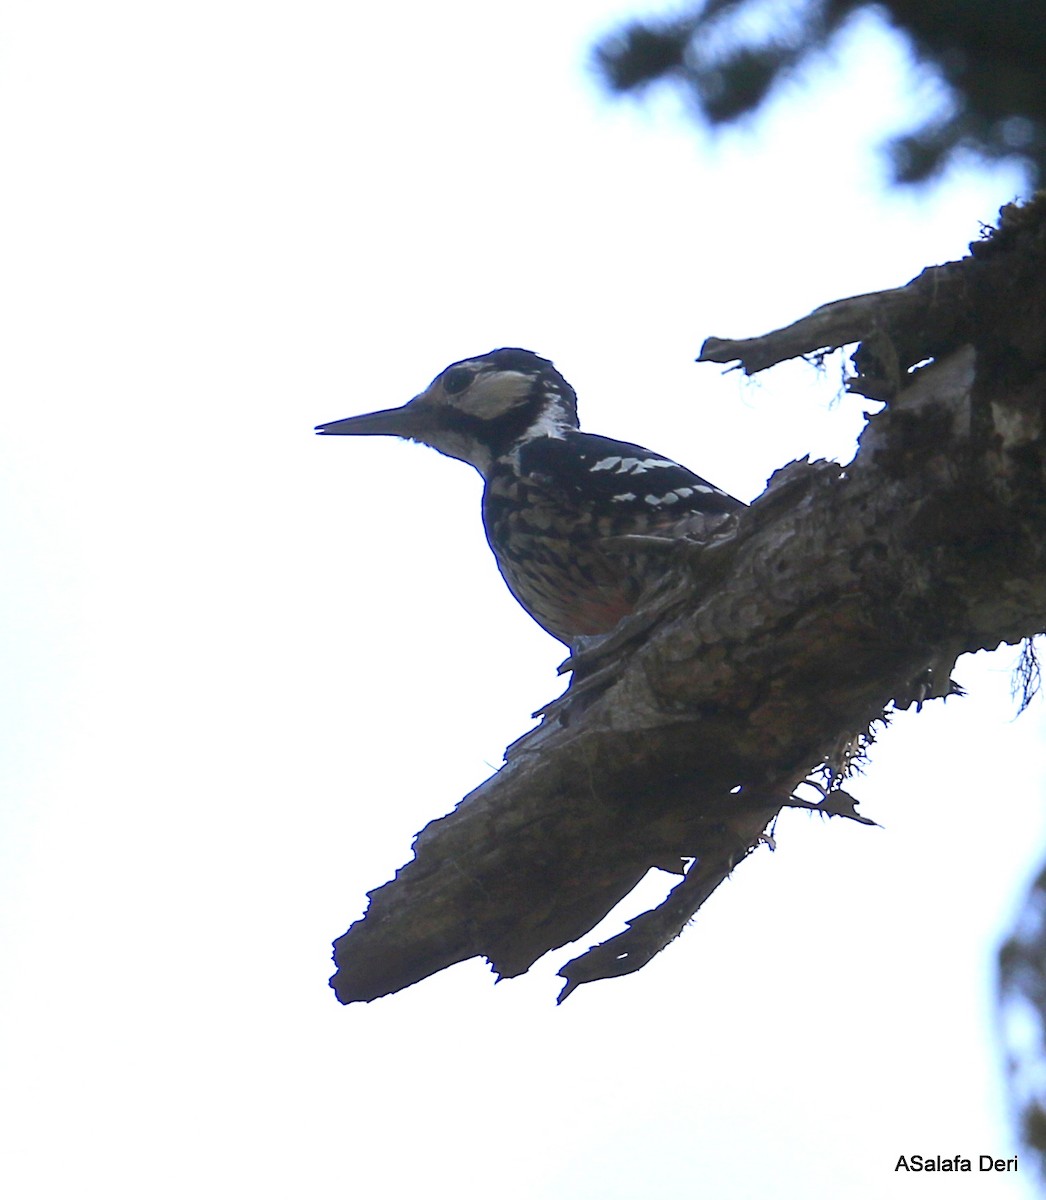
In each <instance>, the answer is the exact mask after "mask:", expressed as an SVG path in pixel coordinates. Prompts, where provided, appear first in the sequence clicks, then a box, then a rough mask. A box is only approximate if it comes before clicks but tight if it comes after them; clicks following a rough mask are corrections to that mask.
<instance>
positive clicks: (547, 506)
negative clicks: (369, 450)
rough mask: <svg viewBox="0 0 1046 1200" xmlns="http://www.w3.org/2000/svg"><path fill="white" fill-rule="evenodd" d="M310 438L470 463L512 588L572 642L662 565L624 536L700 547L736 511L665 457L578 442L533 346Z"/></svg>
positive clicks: (498, 354)
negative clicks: (393, 445)
mask: <svg viewBox="0 0 1046 1200" xmlns="http://www.w3.org/2000/svg"><path fill="white" fill-rule="evenodd" d="M316 432H317V433H322V434H352V435H364V434H366V435H391V436H396V437H404V438H409V439H411V440H412V441H417V442H424V443H425V444H426V445H429V446H433V447H434V448H435V449H437V450H439V451H441V452H442V453H443V454H446V455H448V456H449V457H451V458H458V459H461V460H462V461H463V462H467V463H471V464H472V466H474V467H475V468H476V470H478V471H479V473H480V474H481V475H482V476H483V479H484V481H485V484H486V486H485V488H484V492H483V525H484V528H485V529H486V533H487V541H488V542H489V543H490V547H491V549H492V550H493V551H494V555H495V557H496V559H497V562H498V567H499V568H500V570H501V574H502V575H503V576H504V579H505V582H506V583H507V584H508V586H509V590H510V591H511V592H512V594H513V595H514V596H515V597H516V599H517V600H518V601H519V602H520V604H522V605H523V607H524V608H525V609H526V610H527V612H529V613H530V615H531V616H532V617H533V618H534V620H535V621H537V623H538V624H539V625H541V626H542V628H544V629H546V630H547V631H548V632H549V633H551V634H552V635H553V637H557V638H559V639H560V640H561V641H563V642H566V643H567V644H568V645H574V644H576V643H577V642H578V640H579V639H581V638H586V637H590V636H593V635H599V634H605V633H608V632H609V631H610V630H611V629H613V627H614V626H615V625H616V624H617V623H618V621H620V620H621V618H622V617H625V616H627V615H628V614H629V613H631V612H632V611H633V610H634V609H635V607H636V604H637V603H638V601H639V599H640V597H641V596H642V595H643V593H644V592H645V591H647V590H648V588H650V587H651V586H652V585H653V584H655V583H656V582H657V579H656V576H657V575H659V574H660V573H661V572H662V571H663V569H664V560H663V557H662V556H660V555H658V556H652V555H650V554H649V553H645V552H643V551H642V550H640V549H630V548H629V547H628V544H627V543H623V542H621V540H620V539H621V538H623V537H627V536H628V535H636V534H641V535H648V536H649V535H659V536H662V537H686V538H688V539H690V540H695V541H702V540H705V539H707V538H708V537H710V536H711V535H712V533H713V532H714V531H715V529H716V528H717V527H718V526H720V525H722V523H723V522H724V521H725V520H726V519H727V518H728V517H729V515H730V514H731V513H734V512H736V511H737V510H738V509H740V508H742V507H744V506H743V505H742V503H741V501H739V500H735V499H734V498H733V497H732V496H729V495H727V493H726V492H723V491H721V490H720V489H719V488H717V487H715V486H714V485H713V484H711V483H709V482H708V481H707V480H705V479H702V478H701V476H700V475H695V474H694V472H693V471H690V470H688V469H687V468H686V467H683V466H680V465H679V463H676V462H673V461H672V460H671V459H669V458H665V457H664V456H662V455H660V454H655V453H654V452H653V451H650V450H647V449H645V448H644V447H642V446H636V445H633V444H632V443H630V442H618V441H615V440H614V439H612V438H605V437H600V436H599V435H598V434H593V433H582V432H581V430H580V429H579V428H578V417H577V397H576V395H575V393H574V389H573V388H572V387H571V386H570V384H569V383H567V381H566V380H565V379H564V378H563V376H562V375H560V373H559V372H558V371H557V370H556V369H555V367H554V366H553V365H552V363H551V362H549V361H548V359H545V358H539V357H538V355H536V354H532V353H531V352H530V351H529V350H518V349H501V350H493V351H491V353H489V354H484V355H481V356H479V357H478V358H470V359H463V360H462V361H461V362H456V363H452V364H451V365H450V366H449V367H447V368H446V370H444V371H443V372H441V373H440V374H439V375H437V376H436V378H435V379H434V380H433V381H432V383H431V384H430V385H429V386H428V388H426V389H425V391H424V392H422V393H421V394H420V395H418V396H415V398H414V399H413V400H411V401H410V402H409V403H408V404H405V405H403V407H402V408H393V409H386V410H384V411H382V412H374V413H365V414H363V415H362V416H358V417H348V418H347V419H346V420H344V421H332V422H330V423H329V424H326V425H319V426H317V429H316Z"/></svg>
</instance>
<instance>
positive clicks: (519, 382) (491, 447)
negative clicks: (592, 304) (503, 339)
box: [316, 349, 578, 476]
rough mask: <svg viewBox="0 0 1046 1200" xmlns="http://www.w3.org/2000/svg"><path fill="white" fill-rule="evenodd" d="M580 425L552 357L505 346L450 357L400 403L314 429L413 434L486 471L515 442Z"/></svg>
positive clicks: (413, 438)
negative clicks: (475, 354) (420, 388)
mask: <svg viewBox="0 0 1046 1200" xmlns="http://www.w3.org/2000/svg"><path fill="white" fill-rule="evenodd" d="M577 427H578V419H577V396H576V395H575V394H574V389H573V388H572V387H571V386H570V384H569V383H567V381H566V380H565V379H564V378H563V376H562V375H560V373H559V372H558V371H557V370H556V368H555V367H554V366H553V365H552V363H550V362H549V360H548V359H547V358H539V357H538V355H536V354H532V353H531V352H530V351H529V350H516V349H502V350H492V351H491V352H490V353H489V354H483V355H480V356H479V357H478V358H466V359H462V361H461V362H456V363H451V365H450V366H449V367H447V369H446V370H445V371H442V372H440V374H439V375H437V376H436V378H435V379H434V380H433V381H432V382H431V383H430V384H429V386H428V387H427V388H426V389H425V390H424V391H423V392H421V393H420V394H419V395H417V396H415V397H414V399H413V400H411V401H410V402H409V403H408V404H404V405H403V407H402V408H388V409H384V410H382V411H381V412H371V413H363V414H362V415H361V416H358V417H346V418H345V420H344V421H331V422H329V423H328V424H326V425H317V426H316V432H317V433H323V434H352V435H368V434H369V435H385V436H392V437H402V438H410V440H411V441H414V442H424V443H425V444H426V445H427V446H433V447H434V448H435V449H437V450H439V451H440V452H441V453H443V454H446V455H449V457H451V458H460V459H461V460H462V461H463V462H467V463H471V464H472V465H473V466H474V467H475V468H476V469H477V470H478V471H479V472H480V474H481V475H484V476H485V475H486V474H487V473H488V471H489V470H490V467H491V464H492V463H493V462H494V460H495V459H497V458H500V457H501V456H502V455H504V454H507V453H508V452H509V451H510V450H511V449H512V447H513V446H515V445H516V444H517V443H519V442H522V441H526V440H529V439H530V438H533V437H540V436H549V437H557V436H559V437H561V436H562V435H563V433H564V432H565V431H566V430H568V429H577Z"/></svg>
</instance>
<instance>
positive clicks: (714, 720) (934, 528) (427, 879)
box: [332, 201, 1046, 1003]
mask: <svg viewBox="0 0 1046 1200" xmlns="http://www.w3.org/2000/svg"><path fill="white" fill-rule="evenodd" d="M1003 218H1004V219H1003V223H1002V225H1001V227H1000V229H999V231H998V232H997V233H996V234H995V235H994V236H993V237H992V238H991V239H989V240H987V241H985V242H982V243H978V244H977V245H976V246H975V247H973V254H972V255H971V257H970V258H967V259H964V260H962V262H960V263H950V264H946V265H945V266H944V267H937V268H931V269H929V270H928V271H925V272H923V274H922V275H920V276H919V278H918V279H916V280H913V281H912V283H910V284H908V285H907V286H906V287H904V288H897V289H893V290H891V291H888V292H884V293H880V294H877V295H869V296H862V297H855V298H853V299H852V300H849V301H842V302H839V303H838V304H835V305H825V306H823V307H822V308H820V309H818V310H817V312H815V313H813V314H811V315H810V317H808V318H805V319H804V321H800V322H797V323H796V324H795V325H793V326H790V327H789V329H788V330H782V331H779V332H778V333H776V334H770V335H767V337H766V338H761V339H752V340H750V341H747V342H735V343H726V342H722V341H717V340H716V339H710V340H709V342H707V343H706V345H705V350H704V351H703V353H702V359H703V360H705V361H709V360H711V359H713V358H715V357H716V356H724V357H725V356H726V355H727V354H728V353H732V354H733V355H734V356H735V357H739V358H741V360H742V363H743V365H744V368H745V369H746V370H759V369H762V368H763V366H765V365H768V364H769V362H774V361H780V359H781V358H782V357H787V356H789V355H792V354H798V353H805V352H808V351H809V350H810V349H811V348H824V347H826V346H830V345H841V344H845V343H847V342H850V341H853V340H857V339H861V340H862V345H861V348H860V349H859V350H858V352H857V354H856V355H855V356H854V361H855V364H856V365H857V368H858V375H857V377H856V378H855V381H854V387H855V390H863V389H865V388H867V389H870V390H871V391H874V392H878V393H879V394H880V395H881V396H882V397H883V398H886V399H888V400H889V404H888V407H887V408H886V410H885V411H884V412H883V413H881V414H880V415H878V416H877V417H875V418H874V419H873V420H872V421H871V422H870V424H869V425H868V427H867V428H866V430H865V432H864V435H863V436H862V438H861V448H860V452H859V454H858V456H857V458H856V460H855V461H854V463H853V464H852V465H851V466H849V467H847V468H846V469H845V470H844V469H842V468H840V467H839V466H838V465H836V464H834V463H827V462H816V463H811V462H807V461H802V462H798V463H792V464H791V465H790V466H788V467H786V468H784V469H783V470H781V471H778V472H777V473H776V474H775V476H774V477H773V479H772V480H771V482H770V484H769V486H768V488H767V490H766V492H765V493H764V494H763V496H761V497H760V498H759V500H758V501H757V502H756V503H755V504H753V505H752V507H751V508H750V509H748V510H745V511H744V512H742V513H741V514H740V516H739V518H738V519H737V521H736V523H735V524H734V526H733V527H732V529H731V530H730V531H729V533H728V535H727V536H724V538H723V539H722V540H721V541H719V542H718V543H717V544H716V545H715V546H713V547H705V548H695V547H691V546H688V545H687V544H685V543H683V544H680V545H678V546H674V547H671V548H670V550H669V552H668V553H667V554H666V580H667V583H666V586H665V588H663V589H662V591H661V592H660V593H659V595H658V596H657V597H656V598H655V600H654V601H653V602H652V603H651V604H650V605H648V606H646V607H644V609H643V610H641V611H640V612H638V613H637V614H635V616H633V617H631V618H629V619H628V620H627V621H626V622H624V623H622V625H621V626H620V627H619V628H618V629H617V630H616V631H615V632H614V633H613V634H612V635H611V636H610V637H608V638H607V639H605V640H604V642H602V643H601V644H599V645H598V646H596V647H595V648H594V649H592V650H590V651H589V652H588V653H586V654H584V655H581V656H579V658H578V659H577V660H576V661H574V662H573V663H572V666H573V667H574V668H576V673H575V680H576V682H575V683H573V684H572V686H571V687H570V688H569V689H568V691H567V693H566V694H565V695H564V696H563V697H562V698H560V699H559V700H558V701H555V702H553V703H552V704H551V705H549V706H548V707H547V708H546V709H545V710H543V713H544V715H543V720H542V722H541V724H540V725H539V726H538V727H537V728H536V729H534V730H533V731H531V732H530V733H528V734H527V735H525V736H524V737H522V738H521V739H520V740H519V741H517V742H515V743H514V744H513V745H512V746H510V747H509V748H508V751H507V752H506V759H507V761H506V764H505V766H504V767H502V769H501V770H500V771H499V772H498V773H497V774H496V775H494V776H493V777H492V778H491V779H489V780H487V781H486V783H484V784H482V785H481V786H480V787H479V788H477V789H476V790H475V791H474V792H472V793H471V794H470V795H469V796H467V797H465V799H464V800H463V801H462V802H461V803H460V804H459V805H458V807H457V808H456V809H455V810H454V812H452V813H450V814H449V815H448V816H446V817H443V818H441V819H440V820H437V821H434V822H432V823H431V824H429V825H428V826H427V827H426V828H425V829H424V830H422V832H421V833H420V834H419V835H418V837H417V839H416V841H415V845H414V857H413V859H412V861H410V862H409V863H407V865H406V866H404V867H403V868H401V869H400V870H399V871H398V872H397V874H396V877H395V879H393V880H392V881H391V882H389V883H387V884H385V885H384V886H382V887H380V888H377V889H376V890H375V891H373V892H372V893H371V894H370V906H369V908H368V911H367V914H366V916H365V917H363V918H362V919H361V920H360V921H357V922H356V924H354V925H353V926H352V927H351V928H350V929H349V931H348V932H347V933H346V934H345V935H344V936H343V937H341V938H339V939H338V941H337V942H336V943H335V951H336V954H335V957H336V961H337V963H338V972H337V974H336V975H335V976H334V979H333V980H332V985H333V986H334V988H335V989H336V991H337V994H338V997H339V999H340V1000H342V1001H343V1002H344V1003H348V1002H350V1001H354V1000H370V999H374V998H375V997H377V996H381V995H385V994H387V993H389V992H394V991H397V990H399V989H400V988H403V987H407V986H409V985H410V984H411V983H414V982H417V981H418V980H420V979H423V978H425V977H426V976H428V975H430V974H432V973H434V972H435V971H438V970H441V969H442V968H443V967H445V966H448V965H450V964H452V963H455V962H460V961H462V960H464V959H467V958H471V957H475V956H477V955H483V956H485V957H486V958H488V959H489V960H490V962H491V964H492V965H493V967H494V969H495V970H496V971H497V972H498V974H499V975H501V976H513V975H518V974H521V973H522V972H524V971H526V970H527V969H528V968H529V967H530V966H531V965H532V964H533V963H534V962H535V961H536V960H537V958H539V957H540V956H541V955H543V954H544V953H546V952H547V951H549V950H552V949H556V948H559V947H562V946H564V945H566V944H567V943H569V942H572V941H575V940H577V939H579V938H581V937H583V936H584V934H585V933H587V932H588V931H589V930H590V929H591V928H592V927H593V926H594V925H595V924H596V923H597V922H598V921H599V920H600V919H601V918H602V917H603V916H604V915H605V914H606V913H607V912H609V911H610V909H611V908H612V907H613V906H614V905H615V904H617V903H618V901H619V900H621V899H622V898H623V897H624V896H626V895H627V894H628V893H629V892H630V891H631V890H632V888H633V887H635V885H636V884H637V883H638V882H639V880H640V879H641V878H642V877H643V876H644V874H645V873H646V872H647V870H648V869H649V868H650V867H652V866H660V867H664V868H667V869H669V870H675V871H677V872H678V871H684V870H685V875H684V878H683V880H682V882H681V883H679V884H678V885H677V886H676V887H675V888H674V889H673V891H672V892H671V893H670V895H669V896H668V898H667V899H666V900H665V901H664V903H663V904H661V905H660V906H658V907H657V908H655V909H652V910H651V911H650V912H647V913H644V914H642V915H641V916H638V917H636V918H634V919H633V920H632V921H630V922H629V927H628V929H626V930H625V932H623V933H622V934H619V935H618V936H617V937H615V938H612V939H611V940H610V941H608V942H606V943H604V944H603V945H602V946H598V947H596V948H594V949H592V950H589V951H588V952H586V953H585V954H582V955H581V956H579V957H576V958H574V959H573V960H571V961H570V962H569V963H568V964H567V965H566V966H565V967H564V968H563V969H562V971H561V972H560V973H561V975H563V977H564V978H565V980H566V985H565V987H564V989H563V994H562V995H563V997H565V996H566V995H568V994H569V993H570V992H571V991H572V990H573V989H574V988H576V987H578V986H579V985H580V984H581V983H584V982H589V981H591V980H594V979H599V978H607V977H610V976H614V975H619V974H623V973H626V972H628V971H633V970H637V969H639V968H640V967H641V966H642V965H644V964H645V963H646V962H647V961H649V959H650V958H651V957H653V955H655V954H656V953H657V952H658V951H659V950H660V949H662V948H663V947H664V946H665V945H667V943H668V942H669V941H671V940H672V939H673V938H674V937H676V936H677V935H678V934H679V932H680V930H681V929H682V927H683V926H684V925H685V924H686V922H687V921H688V920H689V919H690V918H691V917H692V916H693V915H694V913H695V912H696V911H697V910H698V909H699V907H700V905H701V904H702V903H703V902H704V900H705V899H706V898H707V897H708V896H709V895H710V894H711V893H712V891H714V890H715V888H716V887H717V886H718V885H719V883H721V882H722V880H723V879H725V878H726V877H727V875H729V874H730V872H731V871H732V870H733V869H734V868H735V866H736V865H737V864H739V863H740V862H741V861H742V860H743V859H744V858H746V857H747V856H748V855H749V854H750V853H751V852H752V851H753V850H754V849H755V848H756V847H757V846H758V845H759V844H760V842H761V841H764V840H766V838H765V835H764V831H765V830H766V828H767V826H768V824H769V823H770V822H771V821H772V819H773V818H774V816H775V815H776V813H777V812H778V811H779V810H780V809H781V808H782V807H784V806H786V805H789V804H791V803H800V804H803V805H804V806H805V805H806V802H804V801H798V800H796V798H795V796H794V793H795V790H796V788H797V787H798V786H799V784H801V783H802V782H803V781H804V780H806V779H809V778H810V777H811V776H817V777H820V778H822V779H823V780H824V781H825V782H824V784H823V785H822V786H821V791H822V794H823V796H824V799H823V801H822V802H821V803H820V804H816V805H814V807H817V808H818V809H820V810H821V811H823V812H826V813H829V814H832V815H839V816H843V817H851V818H855V819H858V820H866V818H860V817H857V814H856V811H855V810H854V808H853V802H852V800H851V798H850V797H848V796H847V795H846V793H844V792H841V791H840V790H839V789H838V784H839V782H840V781H841V779H842V778H843V777H844V776H845V772H846V765H847V763H848V761H849V760H850V757H851V756H852V754H853V753H854V749H855V747H857V748H858V749H859V746H860V742H861V739H862V736H863V735H864V734H865V733H866V731H868V730H869V729H870V727H871V726H872V724H873V723H874V722H876V721H877V720H878V719H880V718H882V717H883V715H884V712H885V711H886V710H887V708H888V707H889V706H890V704H891V702H893V703H895V704H896V705H898V706H907V705H909V704H911V703H913V702H914V703H920V704H921V702H922V701H923V700H924V699H927V698H929V697H931V696H940V695H947V694H949V693H950V692H952V691H953V688H952V685H951V682H950V679H949V672H950V670H951V667H952V665H953V664H954V662H955V658H956V657H957V656H958V655H959V654H962V653H965V652H967V651H972V650H977V649H981V648H984V647H994V646H995V645H997V644H998V643H999V642H1001V641H1008V642H1016V641H1020V640H1021V639H1022V638H1024V637H1025V636H1027V635H1029V634H1032V633H1035V632H1038V631H1039V630H1042V629H1044V628H1046V520H1044V519H1043V518H1044V516H1046V440H1044V437H1046V434H1044V430H1046V351H1044V347H1046V203H1043V202H1042V201H1039V202H1038V203H1036V204H1032V205H1029V206H1027V207H1026V208H1024V209H1017V208H1010V209H1007V210H1004V212H1003ZM884 348H886V349H884ZM716 360H717V361H719V360H721V359H720V358H717V359H716ZM884 363H885V364H886V367H887V368H888V369H884ZM920 363H922V364H924V365H922V366H918V367H917V366H916V364H920ZM759 364H761V365H759ZM865 394H869V393H868V391H865ZM687 864H689V865H687Z"/></svg>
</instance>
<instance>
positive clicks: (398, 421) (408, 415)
mask: <svg viewBox="0 0 1046 1200" xmlns="http://www.w3.org/2000/svg"><path fill="white" fill-rule="evenodd" d="M420 398H421V397H416V398H415V400H412V401H411V402H410V403H409V404H404V405H403V406H402V408H385V409H382V410H381V412H372V413H361V414H360V416H358V417H346V418H345V420H344V421H328V422H327V424H326V425H317V426H316V432H317V433H336V434H353V435H357V436H363V435H368V434H369V435H372V436H384V437H402V438H416V437H419V436H420V435H421V434H423V433H424V432H425V430H426V428H427V427H428V413H427V412H426V409H425V407H424V406H422V405H417V400H418V399H420Z"/></svg>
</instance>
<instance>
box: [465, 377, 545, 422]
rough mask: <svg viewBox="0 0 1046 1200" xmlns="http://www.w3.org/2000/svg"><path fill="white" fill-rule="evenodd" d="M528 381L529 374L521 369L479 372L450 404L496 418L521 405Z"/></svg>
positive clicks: (487, 418)
mask: <svg viewBox="0 0 1046 1200" xmlns="http://www.w3.org/2000/svg"><path fill="white" fill-rule="evenodd" d="M530 384H531V376H530V375H524V374H523V372H522V371H496V372H492V373H486V374H483V373H481V374H479V375H477V376H476V378H475V380H474V381H473V383H472V385H471V387H469V389H468V390H467V391H466V392H465V393H464V394H463V395H462V396H460V397H459V398H458V399H457V401H456V403H455V404H454V405H453V407H454V408H457V409H459V410H460V411H461V412H467V413H471V414H472V415H473V416H474V417H482V418H484V419H486V420H496V419H497V418H498V417H503V416H504V415H505V414H506V413H508V412H511V411H512V409H514V408H516V407H517V406H518V405H519V404H520V402H521V401H522V400H523V399H524V397H525V396H526V394H527V392H529V391H530Z"/></svg>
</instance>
